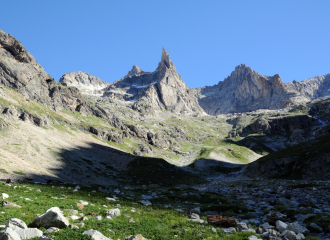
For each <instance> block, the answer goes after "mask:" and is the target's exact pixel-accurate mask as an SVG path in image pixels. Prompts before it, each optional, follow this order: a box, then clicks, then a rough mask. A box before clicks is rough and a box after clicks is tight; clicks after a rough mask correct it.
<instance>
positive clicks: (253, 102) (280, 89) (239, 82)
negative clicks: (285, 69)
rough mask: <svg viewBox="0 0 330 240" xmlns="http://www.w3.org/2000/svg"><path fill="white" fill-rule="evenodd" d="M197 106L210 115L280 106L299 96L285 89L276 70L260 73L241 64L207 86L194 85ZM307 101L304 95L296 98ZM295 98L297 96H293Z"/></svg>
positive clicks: (286, 104) (278, 107)
mask: <svg viewBox="0 0 330 240" xmlns="http://www.w3.org/2000/svg"><path fill="white" fill-rule="evenodd" d="M194 93H195V96H196V97H197V98H198V101H199V104H200V106H201V107H202V108H203V109H204V110H205V111H206V112H207V113H208V114H210V115H218V114H226V113H232V112H249V111H254V110H257V109H280V108H283V107H286V106H288V104H289V103H290V101H287V100H288V99H293V100H291V102H292V101H294V100H295V99H296V98H295V97H299V95H300V94H299V93H298V92H296V91H289V90H288V89H287V88H286V87H285V85H284V84H283V82H282V80H281V78H280V76H279V75H278V74H276V75H274V76H272V77H268V76H264V75H261V74H259V73H257V72H255V71H253V70H252V69H251V68H249V67H247V66H246V65H245V64H241V65H239V66H237V67H236V68H235V70H234V71H233V72H232V73H231V75H230V76H229V77H227V78H226V79H225V80H224V81H220V82H219V83H218V84H217V85H214V86H211V87H201V88H197V89H194ZM299 100H300V101H304V102H307V99H306V98H304V97H303V98H302V97H300V98H299ZM296 101H298V100H296Z"/></svg>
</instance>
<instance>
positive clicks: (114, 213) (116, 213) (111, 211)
mask: <svg viewBox="0 0 330 240" xmlns="http://www.w3.org/2000/svg"><path fill="white" fill-rule="evenodd" d="M106 216H110V217H114V216H120V209H118V208H114V209H109V210H107V212H106Z"/></svg>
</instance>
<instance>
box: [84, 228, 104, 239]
mask: <svg viewBox="0 0 330 240" xmlns="http://www.w3.org/2000/svg"><path fill="white" fill-rule="evenodd" d="M82 234H83V235H89V236H91V237H92V238H93V239H94V240H109V239H111V238H107V237H106V236H104V235H103V234H102V233H100V232H99V231H97V230H93V229H91V230H88V231H85V232H83V233H82Z"/></svg>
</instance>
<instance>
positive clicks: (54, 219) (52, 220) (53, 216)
mask: <svg viewBox="0 0 330 240" xmlns="http://www.w3.org/2000/svg"><path fill="white" fill-rule="evenodd" d="M29 226H30V227H38V228H39V227H44V228H50V227H57V228H66V227H67V226H69V221H68V220H67V219H66V218H65V217H64V216H63V214H62V212H61V210H60V209H59V208H58V207H52V208H50V209H48V210H47V212H46V213H44V214H43V215H41V216H40V217H37V218H36V219H34V220H33V221H32V222H31V223H30V224H29Z"/></svg>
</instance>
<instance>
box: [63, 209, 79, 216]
mask: <svg viewBox="0 0 330 240" xmlns="http://www.w3.org/2000/svg"><path fill="white" fill-rule="evenodd" d="M64 212H66V213H68V214H69V215H70V216H73V215H77V214H78V211H77V210H74V209H65V210H64Z"/></svg>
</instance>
